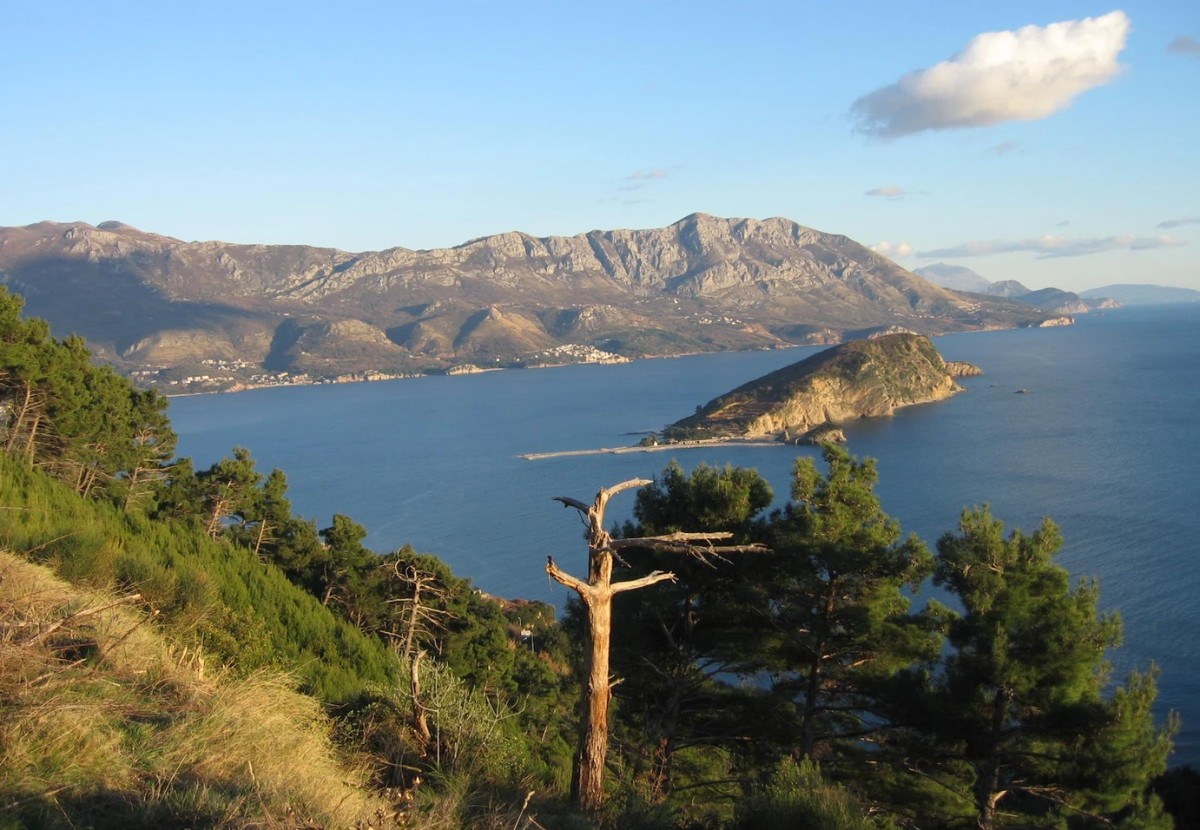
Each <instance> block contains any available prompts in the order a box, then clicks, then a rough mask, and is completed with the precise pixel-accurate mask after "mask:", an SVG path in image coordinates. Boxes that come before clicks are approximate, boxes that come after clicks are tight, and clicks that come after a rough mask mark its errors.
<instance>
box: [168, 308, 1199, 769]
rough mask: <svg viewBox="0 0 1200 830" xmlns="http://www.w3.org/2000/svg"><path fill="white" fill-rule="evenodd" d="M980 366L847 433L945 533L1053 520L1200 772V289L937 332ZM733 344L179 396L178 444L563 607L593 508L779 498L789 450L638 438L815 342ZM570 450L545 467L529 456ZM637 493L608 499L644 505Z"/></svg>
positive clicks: (905, 521)
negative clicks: (1116, 618) (692, 498)
mask: <svg viewBox="0 0 1200 830" xmlns="http://www.w3.org/2000/svg"><path fill="white" fill-rule="evenodd" d="M935 342H936V345H937V347H938V349H939V351H940V352H941V353H942V355H943V356H944V357H945V358H946V359H947V360H964V361H968V362H970V363H973V364H975V365H977V366H978V367H979V368H980V369H982V371H983V374H982V375H981V376H979V377H971V378H965V379H962V381H961V383H962V385H963V386H964V387H966V391H965V392H963V393H961V394H958V395H955V396H954V397H952V398H950V399H948V400H945V401H941V402H938V403H933V404H926V405H921V406H915V407H909V408H906V409H903V410H901V411H899V412H898V413H897V414H896V415H895V416H894V417H892V418H886V419H864V420H860V421H857V422H855V423H852V424H848V425H846V427H845V430H844V431H845V433H846V436H847V439H848V445H847V446H848V449H849V450H850V451H851V452H852V453H853V454H854V455H856V456H859V457H871V458H875V459H876V460H877V462H878V470H879V484H878V486H877V488H876V491H877V493H878V494H879V496H880V499H881V501H882V504H883V508H884V510H885V511H886V512H887V513H888V514H890V515H891V516H893V517H895V518H896V519H897V520H899V522H900V524H901V526H902V528H903V530H904V532H905V533H913V534H916V535H917V536H919V537H920V538H921V539H923V540H925V542H926V543H927V544H929V545H930V547H931V548H932V547H933V546H934V545H935V543H936V541H937V539H938V538H939V537H940V536H941V535H942V534H944V533H946V532H950V531H953V530H955V529H956V528H957V524H958V520H959V517H960V516H961V513H962V510H963V509H964V508H966V507H971V506H978V505H984V504H987V505H990V508H991V511H992V513H993V515H994V516H996V517H998V518H1000V519H1002V520H1003V521H1004V522H1005V524H1006V526H1007V527H1008V528H1010V529H1016V528H1019V529H1022V530H1024V531H1033V530H1034V529H1036V528H1037V527H1038V526H1039V524H1040V523H1041V521H1042V519H1043V517H1046V516H1049V517H1050V518H1051V519H1053V520H1054V521H1055V522H1056V523H1057V524H1058V525H1059V526H1060V527H1061V529H1062V533H1063V536H1064V539H1065V542H1064V545H1063V548H1062V551H1061V553H1060V555H1059V558H1058V562H1059V563H1060V564H1061V565H1062V566H1064V567H1065V568H1067V569H1068V570H1069V571H1070V572H1071V574H1072V575H1073V576H1074V577H1076V578H1080V579H1082V578H1088V579H1091V578H1095V579H1097V580H1098V581H1099V585H1100V604H1101V608H1102V610H1103V611H1104V612H1106V613H1114V612H1115V613H1118V614H1120V616H1121V617H1122V619H1123V620H1124V623H1125V638H1124V644H1123V646H1122V647H1121V648H1119V649H1116V650H1114V651H1113V652H1112V653H1111V655H1110V657H1111V660H1112V663H1113V667H1114V672H1113V674H1114V677H1116V678H1118V679H1119V678H1120V677H1121V676H1122V675H1123V674H1124V673H1125V672H1127V671H1128V670H1130V669H1134V668H1137V669H1146V668H1148V667H1149V666H1151V665H1154V666H1156V667H1157V668H1158V670H1159V672H1160V675H1159V700H1158V709H1157V712H1158V715H1159V717H1160V718H1165V717H1166V713H1167V712H1168V711H1175V712H1178V713H1179V714H1180V715H1181V716H1182V719H1183V727H1182V730H1181V732H1180V734H1179V735H1178V736H1177V737H1176V752H1175V755H1174V756H1173V758H1172V761H1171V763H1172V764H1191V765H1193V766H1196V767H1200V469H1198V464H1200V304H1179V305H1162V306H1134V307H1129V308H1121V309H1113V310H1107V311H1105V312H1103V313H1102V314H1090V315H1080V316H1078V317H1077V318H1076V323H1075V325H1072V326H1064V327H1056V328H1044V329H1018V330H1006V331H992V332H972V333H965V334H954V335H947V336H943V337H939V338H936V339H935ZM818 350H819V349H817V348H810V347H805V348H793V349H781V350H774V351H755V352H736V353H731V352H726V353H718V354H707V355H694V356H688V357H679V358H670V359H651V360H641V361H635V362H632V363H626V364H618V365H577V366H563V367H555V368H546V369H537V370H506V371H495V372H484V373H479V374H471V375H456V376H435V377H424V378H414V379H405V380H396V381H384V382H375V383H358V384H343V385H318V386H294V387H275V388H269V389H260V390H252V391H246V392H239V393H236V394H227V395H205V396H194V397H181V398H175V399H172V401H171V405H170V414H171V418H172V421H173V423H174V425H175V428H176V430H177V431H178V433H179V436H180V445H179V455H181V456H191V457H192V458H193V459H194V461H195V463H196V466H197V468H201V469H202V468H204V467H207V466H208V465H209V464H211V463H213V462H214V461H216V460H217V459H219V458H220V457H221V456H223V455H227V454H230V453H231V452H232V449H233V448H234V447H246V448H248V449H249V450H250V452H251V455H252V457H253V458H255V459H256V461H257V463H258V467H259V469H260V470H262V471H264V472H267V471H270V470H271V469H273V468H280V469H282V470H284V471H285V472H286V474H287V477H288V482H289V496H290V498H291V501H292V506H293V510H294V511H295V512H296V513H298V514H299V515H303V516H305V517H309V518H312V519H314V520H315V521H316V522H317V523H318V526H319V527H325V526H327V525H328V524H329V523H330V521H331V519H332V516H333V514H335V513H342V514H345V515H348V516H350V517H352V518H353V519H354V520H355V521H357V522H359V523H360V524H362V525H363V526H365V527H366V528H367V529H368V531H369V534H370V535H369V536H368V538H367V544H368V545H369V546H370V547H372V548H373V549H375V550H377V551H381V552H382V551H389V550H393V549H395V548H398V547H400V546H402V545H405V544H408V545H412V546H413V547H414V548H416V549H417V550H419V551H421V552H425V553H433V554H436V555H437V556H438V557H440V558H441V559H443V560H444V561H445V562H447V563H448V564H449V565H450V566H451V567H452V568H453V569H454V571H455V572H456V573H457V574H458V575H460V576H463V577H467V578H469V579H471V580H472V582H473V583H474V584H475V586H476V587H477V588H479V589H481V590H483V591H487V592H489V593H492V594H496V595H499V596H505V597H514V598H515V597H523V598H529V599H537V600H543V601H546V602H551V603H554V604H555V605H557V606H558V607H560V608H562V607H563V606H564V605H565V602H566V599H567V594H566V589H564V588H562V587H561V586H559V585H558V584H556V583H551V582H550V581H549V580H548V578H547V577H546V574H545V571H544V566H545V562H546V556H547V555H553V556H554V559H555V561H556V562H557V563H558V564H559V565H560V567H562V568H564V569H565V570H568V571H571V572H574V573H576V574H580V575H585V574H586V567H585V553H586V550H585V545H584V540H583V527H582V524H581V522H580V517H579V515H578V513H577V511H575V510H572V509H564V508H563V507H562V505H561V504H560V503H558V502H556V501H553V499H554V497H556V496H571V497H574V498H576V499H580V500H582V501H585V502H590V501H591V499H592V498H593V497H594V496H595V494H596V492H597V491H598V490H599V489H600V488H603V487H610V486H612V485H614V484H617V483H619V482H622V481H625V480H628V479H631V478H654V477H655V476H656V475H660V474H661V472H662V470H663V469H664V467H665V466H666V465H667V464H668V463H669V462H670V461H672V460H676V461H678V462H679V463H680V464H681V465H683V466H684V467H685V468H687V469H691V468H693V467H694V466H695V465H697V464H700V463H706V464H710V465H715V466H724V465H726V464H732V465H735V466H741V467H753V468H756V469H757V470H758V471H759V472H760V473H761V474H762V475H763V476H764V477H765V478H766V479H767V480H768V481H770V482H771V484H772V486H773V488H774V490H775V494H776V501H777V503H778V504H783V503H785V502H786V500H787V498H788V497H789V489H790V480H791V472H792V469H793V466H794V464H795V461H796V459H797V457H798V456H803V455H811V456H818V461H819V451H818V450H816V449H815V448H810V447H796V446H785V445H775V446H763V447H753V446H706V447H703V448H696V449H686V450H679V449H673V450H668V451H656V452H649V451H647V452H632V453H613V452H599V453H590V454H567V453H571V452H572V451H577V450H593V449H606V448H616V447H624V446H629V445H632V444H636V443H637V442H638V441H639V440H640V439H641V438H642V437H643V436H644V435H645V434H646V433H648V432H651V431H655V430H659V429H661V428H662V427H663V426H664V425H666V424H668V423H671V422H673V421H675V420H678V419H679V418H681V417H683V416H685V415H688V414H690V413H691V412H693V411H694V410H695V408H696V407H697V406H698V405H701V404H704V403H706V402H707V401H709V400H710V399H712V398H714V397H716V396H717V395H719V394H721V393H723V392H726V391H728V390H730V389H732V388H734V387H736V386H738V385H740V384H742V383H745V382H746V381H749V380H752V379H754V378H757V377H759V376H761V375H763V374H765V373H767V372H769V371H772V370H774V369H777V368H780V367H782V366H785V365H788V364H790V363H794V362H796V361H798V360H801V359H803V358H804V357H807V356H808V355H810V354H813V353H814V352H816V351H818ZM542 453H564V454H561V455H552V456H551V457H543V458H539V459H536V460H530V459H527V458H525V457H524V456H526V455H528V454H542ZM633 499H634V497H633V494H632V493H631V492H628V493H624V494H621V495H618V496H617V497H615V498H614V499H613V501H612V502H611V503H610V506H609V514H608V518H609V520H610V523H611V522H615V521H618V520H622V519H625V518H628V517H629V516H630V513H631V509H632V504H633Z"/></svg>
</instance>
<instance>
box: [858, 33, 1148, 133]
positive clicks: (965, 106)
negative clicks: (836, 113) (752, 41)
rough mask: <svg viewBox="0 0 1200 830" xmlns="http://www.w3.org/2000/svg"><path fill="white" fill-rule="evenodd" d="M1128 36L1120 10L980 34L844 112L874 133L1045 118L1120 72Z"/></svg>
mask: <svg viewBox="0 0 1200 830" xmlns="http://www.w3.org/2000/svg"><path fill="white" fill-rule="evenodd" d="M1128 33H1129V18H1128V17H1126V16H1125V13H1124V12H1121V11H1114V12H1110V13H1108V14H1106V15H1104V16H1102V17H1087V18H1084V19H1082V20H1067V21H1064V22H1061V23H1052V24H1050V25H1049V26H1045V27H1040V26H1025V27H1023V28H1020V29H1017V30H1016V31H1003V32H987V33H985V34H981V35H978V36H977V37H975V38H973V39H972V40H971V42H970V43H968V44H967V46H966V48H964V49H963V50H962V51H961V52H959V53H958V54H957V55H954V56H953V57H952V58H950V60H947V61H942V62H941V63H939V64H937V65H936V66H932V67H929V68H928V69H921V70H918V71H915V72H910V73H908V74H907V75H905V76H903V77H902V78H900V80H898V81H897V82H896V83H894V84H890V85H888V86H885V87H881V88H879V89H877V90H875V91H874V92H871V93H868V94H867V95H864V96H862V97H861V98H859V99H858V100H857V101H855V102H854V104H853V106H852V107H851V112H852V114H853V115H854V116H855V117H856V119H857V120H858V129H859V130H861V131H862V132H864V133H866V134H868V135H872V136H877V137H880V138H898V137H900V136H904V135H910V134H912V133H919V132H922V131H924V130H947V129H955V128H959V127H986V126H990V125H992V124H1000V123H1003V122H1005V121H1032V120H1036V119H1040V118H1046V117H1047V116H1049V115H1052V114H1053V113H1055V112H1058V111H1059V110H1061V109H1063V108H1064V107H1066V106H1068V105H1069V104H1070V103H1071V101H1072V100H1074V98H1075V97H1076V96H1077V95H1079V94H1080V93H1083V92H1086V91H1087V90H1089V89H1093V88H1095V87H1098V86H1102V85H1104V84H1106V83H1108V82H1109V81H1111V80H1112V79H1113V78H1114V77H1115V76H1116V75H1117V74H1118V73H1119V72H1120V70H1121V65H1120V64H1119V63H1118V62H1117V55H1118V54H1120V52H1121V50H1122V49H1124V48H1125V37H1126V35H1127V34H1128Z"/></svg>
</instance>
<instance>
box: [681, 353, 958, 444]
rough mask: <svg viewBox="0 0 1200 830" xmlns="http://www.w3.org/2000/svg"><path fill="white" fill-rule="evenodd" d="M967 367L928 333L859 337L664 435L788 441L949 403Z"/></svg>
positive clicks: (743, 390) (715, 403)
mask: <svg viewBox="0 0 1200 830" xmlns="http://www.w3.org/2000/svg"><path fill="white" fill-rule="evenodd" d="M966 365H968V364H961V365H957V364H956V365H955V368H954V370H952V369H951V368H950V367H948V365H947V364H946V362H945V361H944V360H942V356H941V355H940V354H938V351H937V349H936V348H934V345H933V343H932V342H931V341H930V340H929V338H928V337H924V336H922V335H914V334H894V335H889V336H886V337H880V338H877V339H874V340H855V341H852V342H849V343H845V344H842V345H840V346H835V347H833V348H831V349H827V350H825V351H823V352H820V353H818V354H816V355H813V356H812V357H809V358H808V359H806V360H802V361H800V362H799V363H794V364H792V365H791V366H786V367H784V368H783V369H779V370H776V371H774V372H772V373H770V374H768V375H764V376H763V377H761V378H758V379H757V380H753V381H751V382H749V383H747V384H744V385H743V386H740V387H738V388H737V389H734V390H733V391H732V392H729V393H727V394H725V395H722V396H720V397H718V398H716V399H714V400H712V401H710V402H709V403H708V404H707V405H706V406H704V407H701V408H700V409H699V410H698V411H697V412H696V413H695V414H694V415H692V416H690V417H687V418H684V419H682V420H680V421H677V422H676V423H675V424H672V425H671V426H670V427H668V428H667V429H666V430H664V432H663V437H664V438H665V439H667V440H680V439H686V438H695V437H708V438H733V437H763V436H776V437H779V438H781V439H782V438H783V437H784V436H785V435H787V436H791V435H801V436H805V435H806V433H809V432H810V431H812V430H822V429H827V428H829V427H831V426H838V425H840V424H844V423H845V422H847V421H850V420H853V419H856V418H866V417H886V416H889V415H891V414H892V413H893V412H895V411H896V410H897V409H899V408H900V407H904V406H911V405H913V404H921V403H930V402H932V401H939V400H943V399H944V398H948V397H950V396H951V395H953V394H955V393H956V392H959V391H961V389H962V387H960V386H959V385H958V384H957V383H955V381H954V372H955V371H960V372H961V371H963V367H965V366H966ZM972 368H974V367H972ZM976 371H978V370H976ZM843 437H844V436H843ZM802 440H803V439H802Z"/></svg>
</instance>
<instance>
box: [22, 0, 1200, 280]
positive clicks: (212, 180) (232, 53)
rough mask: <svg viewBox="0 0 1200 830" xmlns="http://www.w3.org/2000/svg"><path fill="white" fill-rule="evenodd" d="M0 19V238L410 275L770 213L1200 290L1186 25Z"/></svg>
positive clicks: (467, 9)
mask: <svg viewBox="0 0 1200 830" xmlns="http://www.w3.org/2000/svg"><path fill="white" fill-rule="evenodd" d="M433 5H434V4H428V3H421V4H416V3H407V2H390V3H366V2H352V0H351V2H347V3H344V4H340V7H335V6H334V4H325V3H322V4H311V3H305V2H289V3H267V2H259V3H256V2H250V1H249V0H247V1H246V2H240V3H225V2H208V3H203V4H182V3H173V2H153V3H151V2H145V3H128V2H120V1H119V0H116V1H115V2H105V3H91V2H89V3H73V2H60V3H41V4H34V3H22V4H17V5H15V6H13V5H10V7H9V8H8V9H7V10H6V11H5V13H4V15H3V19H2V20H0V78H3V80H2V81H0V91H2V92H3V98H2V100H3V109H2V110H0V112H2V113H3V115H2V116H0V225H25V224H30V223H32V222H37V221H40V220H43V219H50V220H54V221H85V222H90V223H93V224H96V223H99V222H102V221H105V220H109V219H117V220H120V221H123V222H127V223H129V224H131V225H135V226H137V227H139V228H142V229H143V230H148V231H153V232H156V233H162V234H166V235H169V236H175V237H179V238H181V239H185V240H192V239H221V240H226V241H231V242H253V243H297V244H312V245H325V246H331V247H337V248H342V249H344V250H349V251H364V250H378V249H382V248H387V247H393V246H405V247H409V248H433V247H442V246H448V245H455V244H458V243H461V242H464V241H466V240H468V239H471V238H474V237H479V236H485V235H488V234H493V233H500V232H503V231H509V230H521V231H525V232H527V233H531V234H534V235H536V236H546V235H556V234H563V235H571V234H576V233H582V232H585V231H588V230H593V229H610V228H631V227H632V228H649V227H661V226H664V225H667V224H670V223H671V222H674V221H676V220H678V219H680V218H682V217H683V216H685V215H687V214H689V213H692V212H695V211H703V212H706V213H711V214H715V215H718V216H737V217H752V218H759V219H761V218H766V217H770V216H786V217H788V218H790V219H794V220H796V221H797V222H800V223H801V224H803V225H808V226H810V227H814V228H817V229H820V230H823V231H829V232H833V233H840V234H845V235H846V236H849V237H851V238H853V239H856V240H858V241H859V242H862V243H864V244H866V245H870V246H877V249H878V250H880V251H881V252H884V253H887V254H888V255H889V256H892V257H893V258H894V259H896V261H897V262H899V263H900V264H902V265H904V266H905V267H908V268H916V267H919V266H921V265H923V264H929V263H932V262H937V261H944V262H949V263H953V264H959V265H965V266H967V267H970V268H972V269H974V270H976V271H978V272H979V273H980V274H982V275H983V276H985V277H987V278H988V279H991V280H1001V279H1017V280H1020V281H1021V282H1023V283H1025V284H1026V285H1029V286H1030V287H1031V288H1040V287H1045V286H1050V285H1053V286H1057V287H1059V288H1065V289H1069V290H1082V289H1085V288H1089V287H1095V286H1100V285H1105V284H1109V283H1117V282H1140V283H1158V284H1164V285H1179V286H1187V287H1191V288H1197V289H1200V2H1195V0H1144V1H1140V2H1125V3H1123V4H1121V5H1097V4H1095V3H1083V2H1060V1H1059V0H1044V1H1043V2H1036V3H1034V2H1022V1H1021V0H1012V1H1011V2H1005V3H975V2H942V3H937V2H930V3H912V2H882V1H880V2H874V1H868V0H864V1H863V2H849V3H843V4H837V5H840V6H841V8H834V6H835V4H833V3H829V2H821V3H810V2H770V0H767V1H766V2H759V3H756V4H753V5H751V6H747V7H745V8H740V9H739V8H734V7H733V6H731V5H730V4H728V3H727V2H720V3H716V2H713V3H710V2H704V1H703V0H695V1H694V2H687V3H674V2H668V3H652V2H645V3H633V2H613V3H609V4H606V5H602V6H600V5H592V4H587V5H585V4H574V3H563V2H558V3H522V2H512V3H474V2H470V3H451V2H448V3H444V4H441V5H440V6H439V7H438V8H434V7H433Z"/></svg>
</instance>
